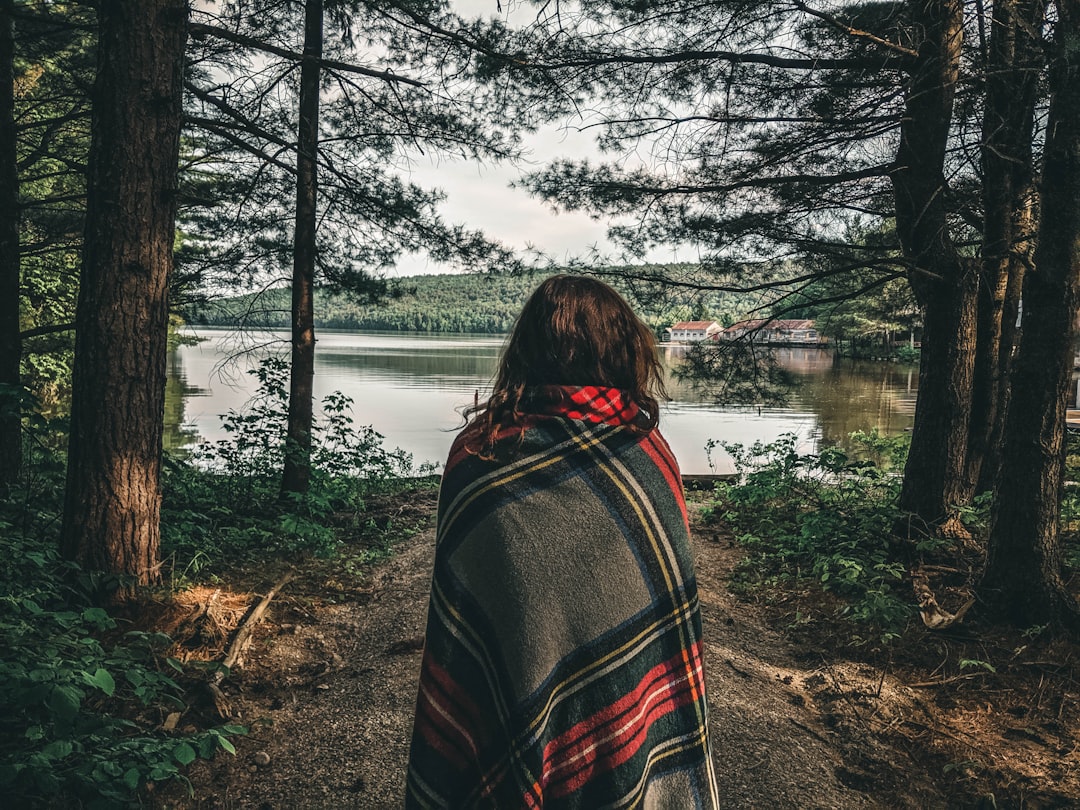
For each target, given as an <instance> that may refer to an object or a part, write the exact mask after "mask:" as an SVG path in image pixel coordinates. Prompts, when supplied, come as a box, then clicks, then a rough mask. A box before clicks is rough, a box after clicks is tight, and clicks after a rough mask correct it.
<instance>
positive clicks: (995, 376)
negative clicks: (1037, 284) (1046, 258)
mask: <svg viewBox="0 0 1080 810" xmlns="http://www.w3.org/2000/svg"><path fill="white" fill-rule="evenodd" d="M1045 12H1046V5H1045V2H1043V0H997V2H995V3H994V6H993V19H992V28H991V33H990V48H989V59H988V63H987V66H986V106H985V111H984V115H983V130H982V168H983V181H982V188H983V211H984V215H983V216H984V220H983V242H982V262H981V267H980V283H979V321H978V342H977V348H976V352H975V376H974V382H973V393H972V412H971V432H970V435H969V439H968V447H967V458H966V469H965V475H964V489H965V494H966V496H967V498H970V497H971V496H972V495H974V494H975V493H976V492H983V491H987V490H989V489H991V488H992V487H993V480H994V471H995V470H996V469H997V466H998V464H999V463H1000V453H997V452H994V448H995V445H994V439H995V437H998V438H999V437H1000V435H1001V430H1002V423H1003V418H1004V414H1005V411H1006V405H1007V401H1008V386H1007V378H1008V369H1009V365H1010V364H1011V360H1012V353H1013V349H1014V343H1013V340H1014V336H1015V319H1016V312H1015V309H1013V307H1014V306H1015V302H1016V298H1017V295H1016V291H1017V289H1018V287H1019V284H1020V282H1021V280H1022V279H1023V275H1024V269H1025V268H1026V267H1027V266H1028V265H1029V264H1030V263H1031V253H1032V246H1033V245H1034V239H1033V237H1034V233H1032V230H1031V228H1032V227H1033V222H1032V216H1031V214H1032V210H1031V209H1032V205H1031V202H1032V196H1033V194H1034V189H1033V187H1032V182H1033V180H1032V174H1033V171H1032V138H1033V133H1034V121H1035V102H1036V98H1037V95H1038V84H1039V75H1040V62H1041V52H1040V44H1041V43H1040V42H1039V39H1038V37H1037V32H1038V31H1040V30H1042V24H1043V17H1044V15H1045ZM1010 289H1011V290H1012V291H1013V293H1014V294H1013V296H1012V297H1011V298H1010V296H1009V291H1010ZM1007 301H1008V304H1009V306H1008V307H1007V306H1006V303H1007ZM1007 309H1011V310H1012V312H1011V317H1012V320H1011V322H1010V321H1009V320H1008V316H1009V313H1008V312H1006V310H1007ZM984 466H985V467H986V471H985V473H984V472H983V467H984Z"/></svg>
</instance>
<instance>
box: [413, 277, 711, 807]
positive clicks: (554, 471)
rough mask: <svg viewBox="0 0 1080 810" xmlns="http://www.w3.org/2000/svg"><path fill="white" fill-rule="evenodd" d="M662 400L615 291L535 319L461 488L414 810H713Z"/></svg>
mask: <svg viewBox="0 0 1080 810" xmlns="http://www.w3.org/2000/svg"><path fill="white" fill-rule="evenodd" d="M663 395H664V388H663V381H662V376H661V368H660V364H659V361H658V359H657V356H656V347H655V343H654V340H653V337H652V334H651V333H650V331H649V330H648V328H647V327H646V326H645V325H644V324H643V323H642V322H641V321H640V320H639V319H638V318H637V316H636V315H634V313H633V311H632V310H631V309H630V307H629V306H628V305H627V303H626V302H625V301H623V300H622V298H620V297H619V295H618V293H616V292H615V291H614V290H613V289H611V287H609V286H607V285H606V284H603V283H601V282H599V281H595V280H593V279H589V278H583V277H576V276H554V277H552V278H549V279H547V280H546V281H544V282H543V283H542V284H541V285H540V286H539V287H538V288H537V290H536V291H535V292H534V293H533V294H532V296H531V297H530V298H529V300H528V301H527V302H526V304H525V307H524V308H523V310H522V312H521V315H520V316H519V317H518V321H517V323H516V325H515V326H514V329H513V332H512V333H511V335H510V337H509V339H508V341H507V344H506V347H505V349H504V350H503V356H502V359H501V362H500V365H499V369H498V372H497V374H496V378H495V386H494V392H493V393H492V395H491V398H490V399H489V400H488V401H487V402H486V403H484V404H482V405H480V406H479V407H478V408H474V409H472V411H471V414H470V415H471V417H472V418H471V421H470V422H469V424H468V425H467V426H466V428H465V429H464V430H463V431H462V433H461V434H460V435H459V436H458V437H457V439H456V441H455V442H454V444H453V447H452V448H451V450H450V457H449V459H448V461H447V463H446V470H445V473H444V475H443V481H442V488H441V490H440V493H439V511H438V530H437V539H436V553H435V573H434V576H433V581H432V589H431V602H430V605H429V607H428V624H427V636H426V642H425V648H424V656H423V663H422V666H421V674H420V691H419V696H418V698H417V708H416V720H415V725H414V727H413V738H412V747H411V751H410V754H409V772H408V782H407V799H406V804H407V806H408V807H450V808H467V807H494V808H500V810H514V809H515V808H540V807H546V808H582V810H597V808H601V807H612V808H623V807H626V808H630V807H634V808H637V807H648V808H673V809H677V810H683V808H714V807H716V806H717V800H716V789H715V780H714V777H713V765H712V758H711V756H710V750H709V740H708V723H707V708H706V702H705V693H704V689H705V683H704V678H703V675H702V666H701V661H702V648H701V620H700V616H699V613H698V601H697V589H696V585H695V581H694V573H693V565H692V562H691V558H690V548H689V531H688V526H687V519H686V505H685V502H684V501H683V495H682V487H681V482H680V478H679V470H678V467H677V466H676V463H675V459H674V457H673V456H672V455H671V451H670V450H669V448H668V446H667V443H666V442H665V441H664V439H663V438H662V437H661V436H660V433H659V432H658V431H657V429H656V424H657V418H658V415H659V405H658V401H657V400H658V397H662V396H663Z"/></svg>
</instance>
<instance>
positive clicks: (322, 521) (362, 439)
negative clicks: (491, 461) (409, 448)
mask: <svg viewBox="0 0 1080 810" xmlns="http://www.w3.org/2000/svg"><path fill="white" fill-rule="evenodd" d="M251 373H252V374H253V375H255V376H256V377H257V378H258V380H259V387H258V390H257V392H256V394H255V396H254V397H252V399H251V400H250V401H249V402H248V404H247V405H246V406H245V408H244V409H243V410H241V411H230V412H229V413H227V414H224V415H223V416H222V423H223V426H224V428H225V431H226V433H227V434H228V436H227V437H226V438H225V439H222V440H220V441H217V442H212V443H211V442H204V443H202V444H200V445H198V446H197V447H196V448H195V449H194V450H193V451H192V452H191V454H190V457H189V459H188V460H186V461H175V460H172V461H170V463H169V464H168V465H167V469H166V475H165V502H164V507H163V510H164V511H163V516H162V543H163V547H164V548H165V550H166V551H167V552H171V553H172V554H174V563H177V564H179V565H181V566H182V568H181V573H184V572H189V573H190V572H193V571H197V570H198V569H199V568H200V567H201V565H202V564H203V563H204V562H206V561H208V560H211V559H219V558H221V557H225V556H228V555H230V554H236V553H245V552H254V553H259V554H262V553H265V552H268V551H274V550H280V551H289V552H296V551H310V552H313V553H315V554H318V555H323V556H326V555H330V554H332V553H333V552H334V551H335V550H336V548H337V545H338V542H339V541H338V534H339V533H338V532H337V531H335V527H334V525H333V523H334V521H335V520H338V519H340V516H341V515H342V514H344V515H349V516H350V519H351V520H353V521H354V522H355V521H359V520H360V513H361V512H362V511H363V507H364V498H365V496H366V495H367V494H369V493H371V492H373V491H377V490H379V489H381V488H385V487H387V486H390V485H391V484H392V483H393V482H394V481H396V480H397V479H399V478H401V477H404V476H408V475H409V474H410V473H411V472H412V457H411V456H410V455H409V454H408V453H405V452H404V451H402V450H387V449H386V448H384V447H383V444H382V442H383V437H382V435H380V434H379V433H377V432H376V431H375V430H374V429H373V428H371V427H370V426H364V427H357V426H355V425H354V424H353V420H352V417H351V415H350V410H351V406H352V400H351V399H350V398H349V397H347V396H345V395H343V394H341V393H338V392H335V393H332V394H330V395H328V396H327V397H325V398H324V399H323V402H322V416H321V418H319V419H317V420H316V422H315V426H314V431H313V435H312V457H311V463H312V476H311V487H310V490H309V492H308V493H307V494H306V495H302V496H298V495H295V494H289V495H287V496H285V497H284V498H283V496H282V495H281V493H280V489H279V487H280V477H281V469H282V464H283V461H284V447H285V435H286V419H287V413H288V407H287V403H288V390H287V381H288V365H287V364H286V363H285V361H284V360H282V359H280V358H273V357H271V358H267V359H266V360H264V361H263V362H262V364H261V365H260V366H259V367H258V368H257V369H253V370H252V372H251Z"/></svg>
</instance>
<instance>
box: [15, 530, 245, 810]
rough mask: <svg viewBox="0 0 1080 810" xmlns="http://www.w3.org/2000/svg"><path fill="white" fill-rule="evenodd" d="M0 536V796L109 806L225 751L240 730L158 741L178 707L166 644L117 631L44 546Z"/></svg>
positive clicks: (66, 565)
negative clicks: (161, 726) (0, 559)
mask: <svg viewBox="0 0 1080 810" xmlns="http://www.w3.org/2000/svg"><path fill="white" fill-rule="evenodd" d="M2 528H3V530H4V532H3V534H2V535H0V538H2V539H0V549H2V552H3V553H4V555H5V559H6V560H7V561H8V563H9V564H8V565H7V566H6V567H5V568H4V570H3V573H2V574H0V730H2V733H0V762H2V764H0V793H2V794H3V795H5V796H8V797H14V798H15V799H16V801H18V802H19V805H18V806H20V807H21V806H33V805H38V804H40V805H45V804H51V803H52V802H54V801H55V800H56V798H57V797H59V796H61V795H65V796H69V797H75V798H77V799H78V800H80V801H82V802H84V803H85V804H86V806H88V807H117V806H122V805H124V804H126V803H128V802H131V801H133V800H134V798H135V795H136V791H137V789H138V788H139V787H140V786H142V785H144V784H146V783H147V782H151V781H163V780H166V779H173V778H178V779H183V778H184V777H183V767H184V766H186V765H188V764H190V763H191V762H192V761H193V760H194V759H195V758H196V757H198V756H202V757H212V756H213V755H214V754H215V752H216V751H218V750H219V749H220V750H225V751H230V750H231V749H232V744H231V743H230V742H229V737H230V736H232V735H236V734H241V733H244V729H242V728H241V727H238V726H224V727H222V728H220V729H212V730H210V731H206V732H202V733H199V734H194V735H184V736H177V735H171V734H166V733H164V732H160V731H157V730H156V725H157V724H156V723H155V721H154V720H153V718H154V717H155V716H156V717H161V716H163V715H164V712H166V711H177V710H182V709H183V708H184V704H183V703H182V701H181V699H180V696H181V694H182V690H181V687H180V686H179V684H178V683H177V682H176V681H175V680H174V676H175V675H176V673H177V671H180V670H181V669H182V667H181V666H180V664H179V663H178V662H176V661H175V660H172V659H169V658H166V657H164V655H163V653H162V651H163V649H164V648H165V647H166V646H167V644H168V643H169V639H168V637H166V636H164V635H162V634H159V633H145V632H127V633H121V632H120V630H119V627H118V625H117V622H116V620H115V619H114V618H113V617H112V616H110V615H109V613H108V612H107V611H105V610H104V609H102V608H100V607H95V606H92V605H90V603H89V600H88V598H87V594H86V592H84V591H83V590H81V589H80V588H79V587H78V586H77V585H75V586H72V585H70V584H69V583H73V582H74V583H79V582H80V581H81V580H82V579H84V578H83V577H82V576H81V572H80V570H79V569H78V567H77V566H75V565H74V564H73V563H70V562H66V561H64V560H62V559H61V558H60V556H59V554H58V553H57V551H56V546H55V543H54V542H50V540H51V538H50V540H45V541H42V540H39V539H37V538H28V537H25V536H22V535H20V534H17V533H16V532H14V531H12V529H13V527H12V526H11V525H10V524H6V525H3V526H2Z"/></svg>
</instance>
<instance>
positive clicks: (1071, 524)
mask: <svg viewBox="0 0 1080 810" xmlns="http://www.w3.org/2000/svg"><path fill="white" fill-rule="evenodd" d="M1066 441H1067V447H1066V451H1065V452H1066V455H1065V493H1064V497H1063V498H1062V501H1061V526H1062V547H1063V552H1064V556H1065V562H1066V564H1067V565H1068V566H1069V567H1070V568H1072V569H1073V570H1074V571H1078V570H1080V435H1078V434H1077V433H1074V432H1071V431H1070V432H1069V433H1068V435H1067V437H1066Z"/></svg>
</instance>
